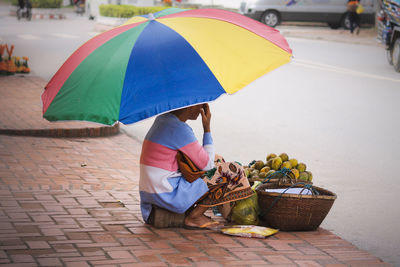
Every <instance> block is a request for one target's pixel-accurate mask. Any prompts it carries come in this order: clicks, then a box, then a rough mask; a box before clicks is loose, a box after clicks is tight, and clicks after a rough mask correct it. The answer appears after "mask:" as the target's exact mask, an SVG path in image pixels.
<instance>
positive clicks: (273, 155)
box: [267, 153, 276, 161]
mask: <svg viewBox="0 0 400 267" xmlns="http://www.w3.org/2000/svg"><path fill="white" fill-rule="evenodd" d="M273 158H276V154H274V153H271V154H268V155H267V161H268V160H270V159H273Z"/></svg>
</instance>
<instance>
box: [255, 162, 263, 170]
mask: <svg viewBox="0 0 400 267" xmlns="http://www.w3.org/2000/svg"><path fill="white" fill-rule="evenodd" d="M263 167H264V161H262V160H257V161H256V163H255V164H254V168H255V169H257V170H261V169H262V168H263Z"/></svg>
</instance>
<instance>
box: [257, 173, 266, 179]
mask: <svg viewBox="0 0 400 267" xmlns="http://www.w3.org/2000/svg"><path fill="white" fill-rule="evenodd" d="M258 177H260V178H265V177H267V173H266V172H260V173H259V174H258Z"/></svg>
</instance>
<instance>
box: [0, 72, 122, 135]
mask: <svg viewBox="0 0 400 267" xmlns="http://www.w3.org/2000/svg"><path fill="white" fill-rule="evenodd" d="M45 86H46V82H45V81H44V80H43V79H41V78H38V77H34V76H33V77H31V76H29V75H15V76H8V77H0V95H1V96H2V97H1V98H0V135H1V134H3V135H18V136H41V137H100V136H111V135H116V134H118V133H119V124H115V125H114V126H104V125H100V124H97V123H92V122H82V121H62V122H49V121H47V120H45V119H43V117H42V106H41V94H42V92H43V90H44V87H45Z"/></svg>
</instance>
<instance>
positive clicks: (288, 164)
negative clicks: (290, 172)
mask: <svg viewBox="0 0 400 267" xmlns="http://www.w3.org/2000/svg"><path fill="white" fill-rule="evenodd" d="M283 168H286V169H291V168H292V165H291V164H290V161H284V162H283V163H282V165H281V169H283Z"/></svg>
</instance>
